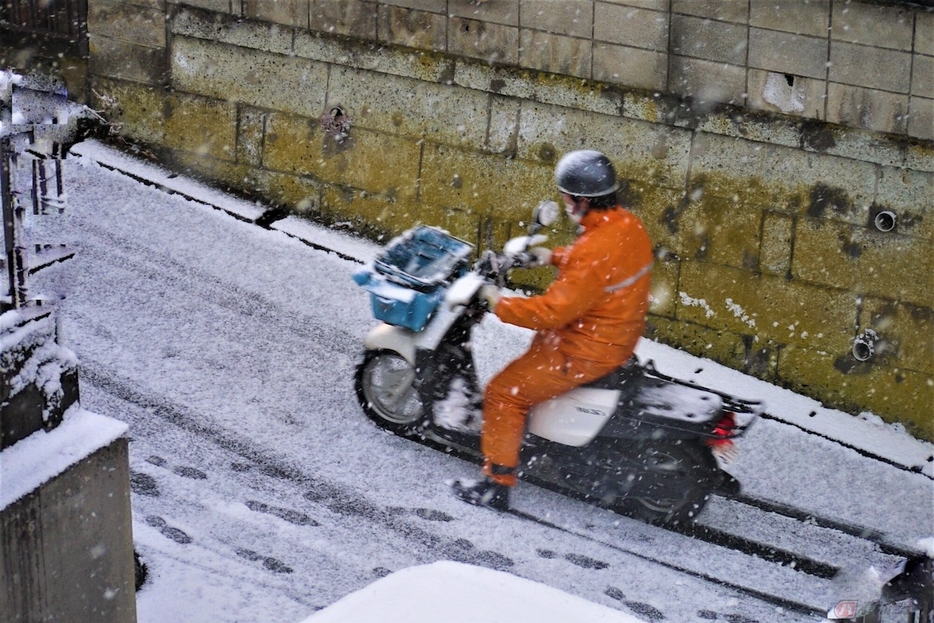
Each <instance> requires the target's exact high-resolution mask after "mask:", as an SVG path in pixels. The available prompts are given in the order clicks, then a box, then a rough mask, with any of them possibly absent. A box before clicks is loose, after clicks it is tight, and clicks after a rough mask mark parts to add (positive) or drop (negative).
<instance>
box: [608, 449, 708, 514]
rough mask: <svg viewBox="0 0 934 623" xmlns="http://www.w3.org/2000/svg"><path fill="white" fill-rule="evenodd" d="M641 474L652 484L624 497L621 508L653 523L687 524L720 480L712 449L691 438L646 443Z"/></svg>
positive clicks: (703, 504) (646, 481)
mask: <svg viewBox="0 0 934 623" xmlns="http://www.w3.org/2000/svg"><path fill="white" fill-rule="evenodd" d="M639 458H640V460H641V462H642V474H641V476H640V478H642V479H644V480H645V483H646V484H647V485H648V486H646V487H640V489H642V490H641V491H639V492H638V493H636V494H635V495H633V496H632V497H626V498H624V499H623V500H621V501H620V504H619V505H620V510H622V511H623V512H625V513H626V514H628V515H631V516H634V517H638V518H639V519H642V520H643V521H646V522H648V523H652V524H676V523H680V524H687V523H691V522H693V521H694V519H695V518H696V517H697V515H698V514H699V513H700V512H701V510H703V508H704V506H705V505H706V504H707V498H708V497H709V495H710V492H711V491H712V490H713V489H714V488H715V486H716V484H717V482H718V481H719V476H718V469H717V464H716V461H715V460H714V458H713V456H712V455H711V454H710V451H709V450H708V449H707V448H705V447H703V446H701V445H698V444H692V443H689V442H682V443H678V442H669V443H663V444H658V445H650V446H646V447H644V448H643V449H642V450H641V451H640V453H639Z"/></svg>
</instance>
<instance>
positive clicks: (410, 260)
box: [373, 225, 473, 289]
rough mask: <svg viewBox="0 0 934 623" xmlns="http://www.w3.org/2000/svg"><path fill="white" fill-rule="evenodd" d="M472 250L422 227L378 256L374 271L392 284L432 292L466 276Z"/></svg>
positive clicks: (451, 237)
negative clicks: (444, 284) (442, 284)
mask: <svg viewBox="0 0 934 623" xmlns="http://www.w3.org/2000/svg"><path fill="white" fill-rule="evenodd" d="M472 250H473V246H472V245H471V244H470V243H468V242H464V241H463V240H460V239H459V238H455V237H454V236H452V235H451V234H449V233H447V232H446V231H444V230H442V229H438V228H437V227H428V226H424V225H423V226H420V227H415V228H413V229H410V230H408V231H406V232H405V233H403V234H402V235H401V236H399V237H397V238H395V239H393V240H392V241H390V243H389V244H388V245H386V248H385V249H384V250H383V251H382V253H380V254H379V255H378V256H377V257H376V260H375V261H374V262H373V268H374V269H376V271H377V272H379V273H382V274H383V275H386V277H387V278H388V279H389V280H391V281H395V282H397V283H401V284H404V285H408V286H412V287H415V288H419V289H433V288H434V287H436V286H437V285H439V284H441V283H443V282H446V281H452V280H453V278H455V277H459V276H461V275H462V274H464V272H465V271H466V270H467V258H468V256H469V255H470V253H471V251H472Z"/></svg>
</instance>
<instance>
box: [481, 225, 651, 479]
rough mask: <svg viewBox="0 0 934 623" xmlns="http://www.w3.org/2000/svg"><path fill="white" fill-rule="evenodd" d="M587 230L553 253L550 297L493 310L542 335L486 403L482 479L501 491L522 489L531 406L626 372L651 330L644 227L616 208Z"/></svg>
mask: <svg viewBox="0 0 934 623" xmlns="http://www.w3.org/2000/svg"><path fill="white" fill-rule="evenodd" d="M581 225H582V227H583V230H584V233H583V234H582V235H581V236H580V237H579V238H578V239H577V241H576V242H575V243H574V244H573V245H571V246H570V247H561V248H557V249H555V250H554V253H553V254H552V263H553V264H554V265H556V266H557V267H558V269H559V273H558V277H557V279H555V281H554V283H552V284H551V286H550V287H549V288H548V290H547V291H546V292H545V293H544V294H542V295H541V296H533V297H529V298H521V297H508V298H503V299H502V300H501V301H500V302H499V303H498V304H497V305H496V308H495V309H494V312H495V313H496V315H497V316H498V317H499V318H500V319H501V320H503V321H504V322H508V323H510V324H514V325H518V326H521V327H526V328H529V329H534V330H535V331H536V335H535V337H534V339H533V340H532V344H531V346H530V347H529V350H528V351H527V352H526V353H525V354H524V355H522V356H521V357H519V358H518V359H516V360H515V361H513V362H512V363H510V364H509V365H508V366H506V368H505V369H504V370H503V371H502V372H500V373H499V374H498V375H496V376H495V377H494V378H493V380H491V381H490V384H489V385H488V386H487V389H486V393H485V395H484V402H483V431H482V434H481V439H480V449H481V451H482V452H483V455H484V457H485V462H484V467H483V471H484V473H485V474H486V475H487V476H489V477H490V478H492V479H493V480H494V481H495V482H498V483H499V484H503V485H507V486H514V485H515V484H516V476H515V473H514V471H515V468H516V467H517V466H518V464H519V450H520V447H521V445H522V437H523V435H524V434H525V424H526V417H527V415H528V412H529V410H530V409H531V408H532V406H534V405H536V404H538V403H541V402H544V401H546V400H548V399H550V398H554V397H555V396H558V395H560V394H563V393H564V392H566V391H568V390H569V389H572V388H574V387H577V386H578V385H582V384H584V383H587V382H589V381H592V380H595V379H598V378H600V377H601V376H603V375H605V374H608V373H609V372H611V371H612V370H614V369H615V368H617V367H618V366H620V365H622V364H623V363H624V362H625V361H627V360H628V359H629V358H630V357H631V356H632V353H633V350H634V349H635V346H636V342H637V341H638V340H639V338H640V337H641V336H642V333H643V332H644V330H645V315H646V313H647V312H648V298H649V286H650V275H649V270H650V269H651V265H652V246H651V241H650V240H649V237H648V234H647V233H646V231H645V228H644V226H643V225H642V222H641V221H640V220H639V218H638V217H637V216H635V215H634V214H632V213H631V212H629V211H628V210H624V209H622V208H621V207H619V206H617V208H615V209H612V210H605V211H598V210H592V211H590V212H589V213H587V214H586V215H585V216H584V219H583V220H582V222H581Z"/></svg>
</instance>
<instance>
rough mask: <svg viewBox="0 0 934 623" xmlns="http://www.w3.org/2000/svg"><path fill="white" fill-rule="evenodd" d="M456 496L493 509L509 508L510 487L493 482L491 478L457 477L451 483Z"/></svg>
mask: <svg viewBox="0 0 934 623" xmlns="http://www.w3.org/2000/svg"><path fill="white" fill-rule="evenodd" d="M451 490H452V491H453V492H454V496H455V497H457V498H459V499H461V500H463V501H465V502H467V503H468V504H473V505H474V506H485V507H487V508H492V509H493V510H498V511H505V510H509V487H507V486H506V485H501V484H497V483H495V482H493V481H492V480H490V479H489V478H483V479H482V480H471V479H461V478H459V479H457V480H455V481H454V482H452V483H451Z"/></svg>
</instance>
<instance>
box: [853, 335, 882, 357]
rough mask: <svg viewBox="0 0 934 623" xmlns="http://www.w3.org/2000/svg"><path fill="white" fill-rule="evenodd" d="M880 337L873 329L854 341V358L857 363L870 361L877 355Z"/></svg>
mask: <svg viewBox="0 0 934 623" xmlns="http://www.w3.org/2000/svg"><path fill="white" fill-rule="evenodd" d="M878 340H879V335H878V334H877V333H876V332H875V331H873V330H872V329H866V330H865V331H863V332H862V333H860V334H859V335H857V336H856V339H855V340H853V357H854V358H855V359H856V361H869V360H870V359H872V356H873V355H874V354H875V353H876V342H877V341H878Z"/></svg>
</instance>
